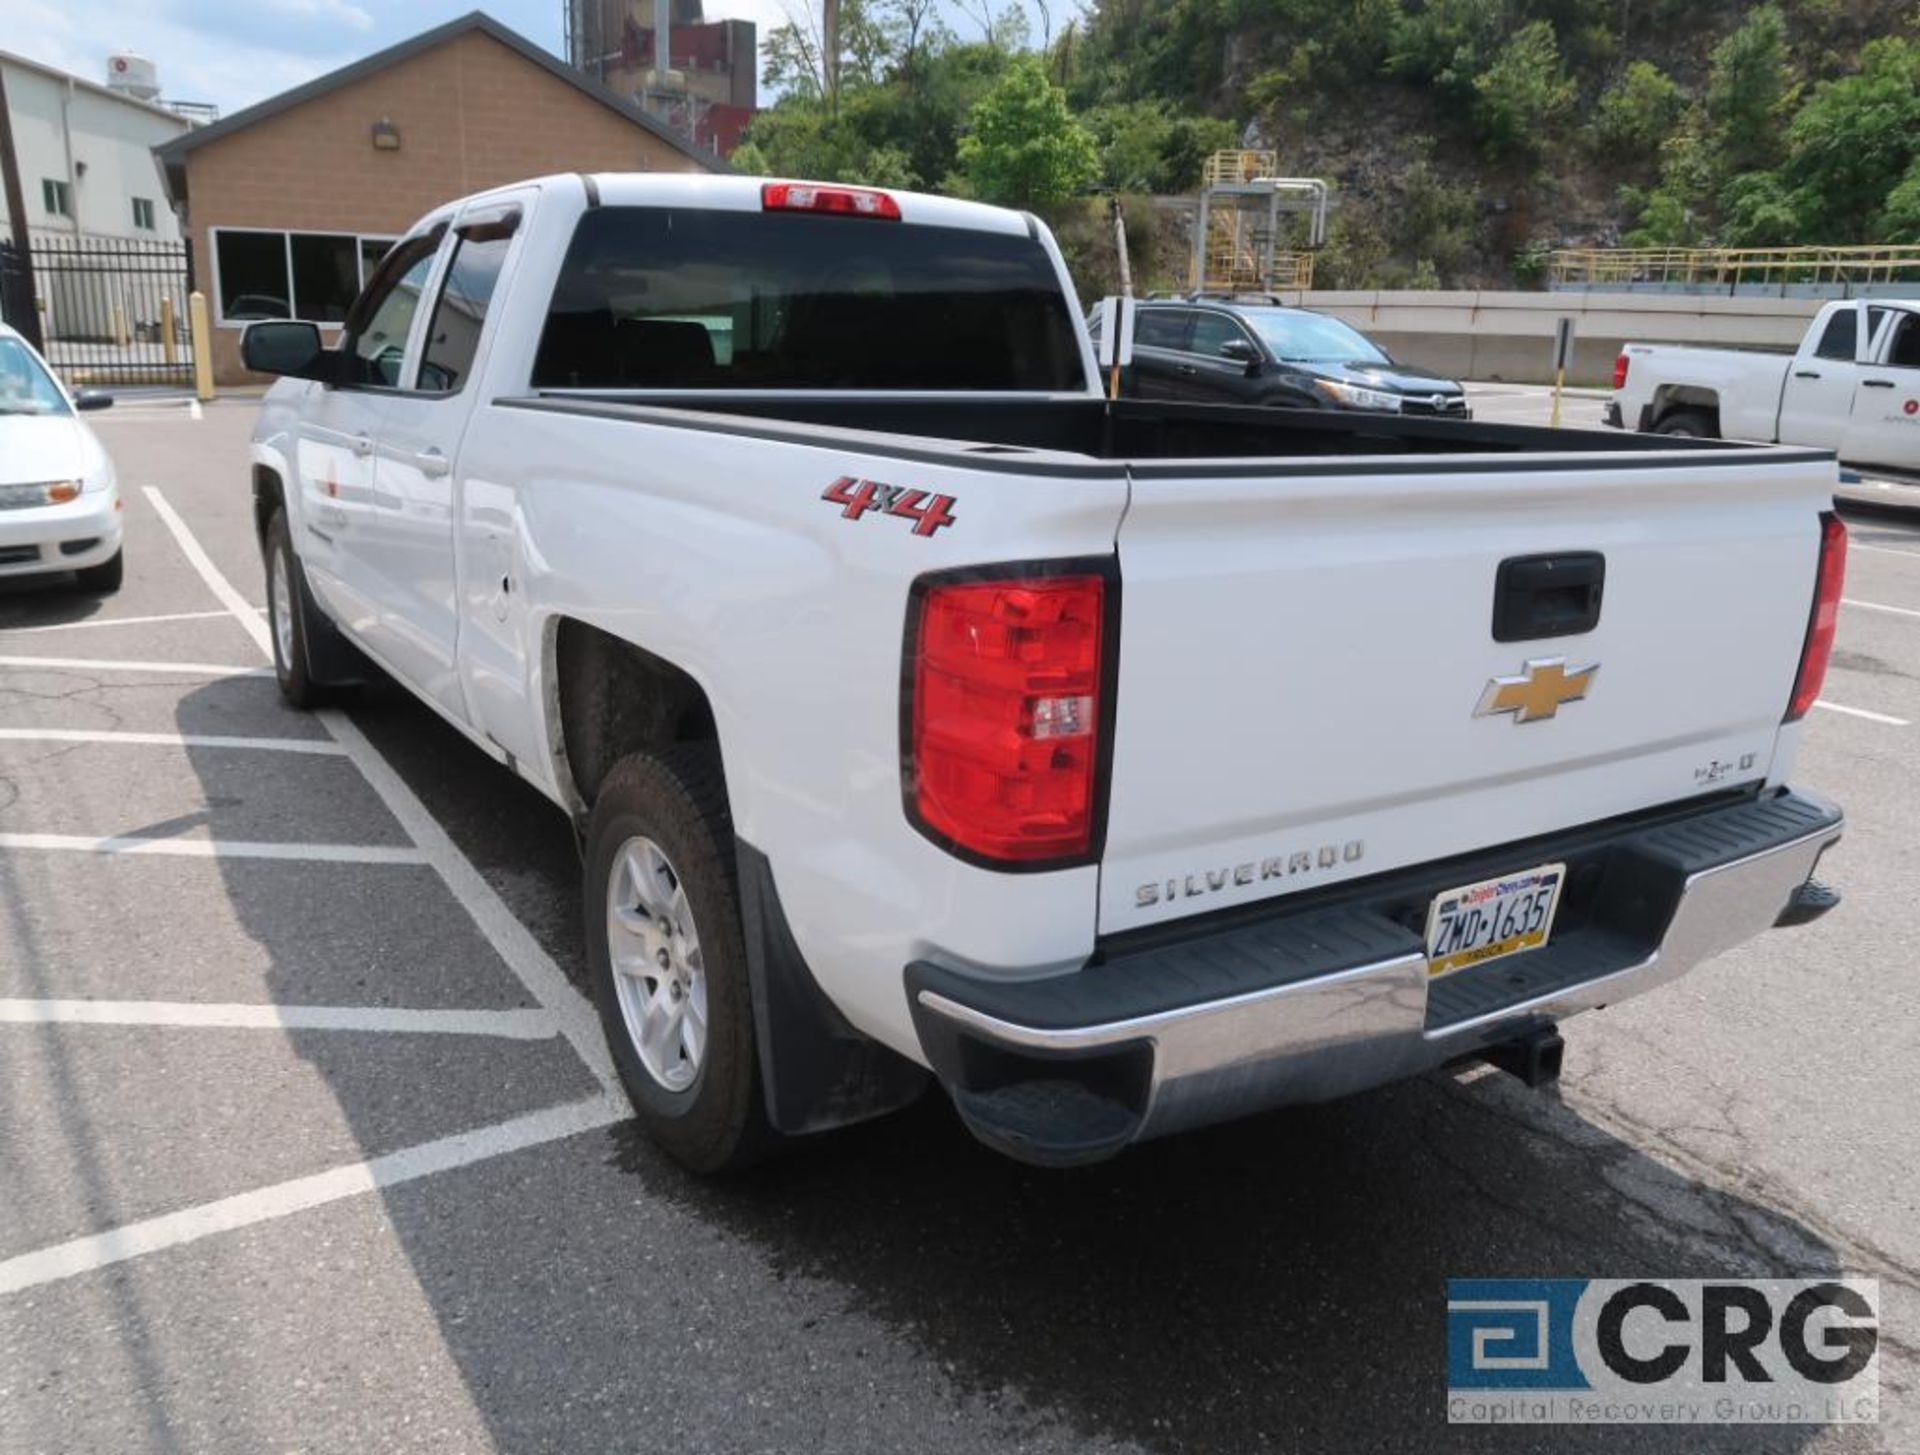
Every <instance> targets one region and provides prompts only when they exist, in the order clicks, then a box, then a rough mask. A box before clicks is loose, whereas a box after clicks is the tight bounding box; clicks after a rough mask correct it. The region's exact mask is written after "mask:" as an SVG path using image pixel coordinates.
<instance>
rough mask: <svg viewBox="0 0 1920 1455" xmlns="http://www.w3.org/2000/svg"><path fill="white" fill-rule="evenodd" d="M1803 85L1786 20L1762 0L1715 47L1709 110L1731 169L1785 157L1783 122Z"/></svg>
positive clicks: (1718, 143)
mask: <svg viewBox="0 0 1920 1455" xmlns="http://www.w3.org/2000/svg"><path fill="white" fill-rule="evenodd" d="M1797 91H1798V88H1797V87H1796V86H1795V85H1794V82H1793V64H1792V62H1791V61H1790V60H1789V59H1788V55H1787V21H1786V17H1785V16H1783V15H1782V14H1781V13H1780V7H1779V6H1777V5H1762V6H1761V7H1760V8H1759V9H1758V10H1756V11H1754V12H1753V14H1751V15H1749V16H1748V17H1747V19H1746V22H1745V23H1744V24H1743V25H1742V26H1741V27H1740V28H1739V29H1738V30H1736V31H1734V33H1733V34H1732V35H1730V36H1728V37H1727V38H1726V39H1725V40H1723V41H1721V42H1720V44H1719V45H1717V46H1715V47H1714V48H1713V60H1712V69H1711V71H1710V73H1709V75H1708V78H1707V116H1708V118H1709V119H1710V120H1711V121H1712V122H1713V128H1714V141H1715V144H1716V146H1717V147H1718V148H1719V152H1720V158H1721V164H1722V165H1723V167H1724V168H1725V170H1726V173H1727V174H1729V175H1731V174H1734V173H1739V172H1750V171H1754V170H1756V169H1758V168H1762V167H1770V166H1772V165H1773V164H1774V163H1775V162H1777V161H1778V160H1779V159H1780V122H1781V118H1782V117H1783V116H1784V115H1785V114H1786V113H1787V111H1788V110H1790V109H1791V107H1792V105H1793V101H1794V97H1795V95H1796V93H1797Z"/></svg>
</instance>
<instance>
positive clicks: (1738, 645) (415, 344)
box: [241, 173, 1846, 1170]
mask: <svg viewBox="0 0 1920 1455" xmlns="http://www.w3.org/2000/svg"><path fill="white" fill-rule="evenodd" d="M241 352H242V356H243V357H244V358H245V359H246V361H247V363H248V365H249V366H250V367H251V368H254V369H258V370H262V371H264V372H268V373H275V374H279V375H281V376H282V379H281V382H279V383H278V384H276V385H275V386H274V388H273V389H272V391H271V392H270V393H269V394H268V395H267V398H266V400H265V402H264V404H263V407H262V409H261V412H260V419H259V424H258V426H257V428H256V431H255V434H254V442H253V459H252V469H251V471H250V482H249V483H250V484H251V486H252V489H253V492H254V512H255V513H254V519H255V521H256V523H257V527H258V530H259V534H260V541H261V545H262V548H263V553H264V555H265V559H266V567H267V570H266V575H267V601H268V605H269V609H270V620H271V623H272V631H273V644H274V658H275V669H276V673H277V675H278V678H279V681H280V686H281V690H282V692H283V693H284V694H285V696H286V697H287V698H288V700H289V701H292V702H294V703H295V704H300V705H304V704H307V703H310V702H312V701H314V700H315V696H316V694H317V693H319V692H320V691H321V689H323V688H324V687H326V686H327V685H329V684H333V683H340V682H343V681H344V680H348V679H351V678H352V677H353V676H354V675H355V674H356V673H364V672H365V671H366V665H365V663H366V660H367V659H371V660H372V661H373V662H374V663H376V664H378V665H380V666H383V667H385V668H386V669H387V670H388V671H389V672H390V673H391V674H392V675H393V676H394V677H395V678H397V679H398V680H399V681H400V682H401V683H402V684H404V685H405V686H406V687H407V688H408V689H409V690H411V691H412V692H414V693H416V694H418V696H419V697H420V699H421V700H422V701H423V702H424V703H426V704H427V705H428V706H430V707H431V708H432V709H433V710H434V711H436V712H438V713H440V714H442V715H443V716H444V717H445V718H446V719H447V720H448V721H449V722H450V723H452V724H453V725H454V726H455V727H456V728H457V729H458V730H459V731H461V732H463V733H465V734H466V735H467V736H468V737H469V738H470V739H471V741H472V742H473V743H474V744H475V746H476V747H478V748H479V749H480V751H482V752H484V753H486V754H488V755H489V756H490V757H492V758H494V759H495V760H497V761H498V762H499V763H501V764H502V765H503V766H504V767H506V768H507V769H508V770H509V771H511V772H513V773H516V774H518V775H519V776H520V777H522V778H523V779H525V780H526V781H527V782H529V783H531V784H533V785H534V786H535V787H536V788H538V789H539V791H540V792H542V793H544V794H545V795H547V796H548V797H549V798H551V799H552V800H553V802H554V803H555V804H556V805H558V806H559V807H560V808H561V809H563V810H564V811H566V812H567V813H568V814H569V815H570V817H571V818H572V820H573V822H574V824H575V825H576V826H577V829H578V831H579V833H580V835H581V843H582V846H583V864H584V869H585V873H584V880H583V882H584V888H585V894H584V899H583V907H582V912H583V915H584V921H583V928H584V932H585V936H586V951H587V957H588V965H589V975H590V977H591V981H592V985H593V989H594V994H595V996H596V998H597V999H598V1001H599V1007H600V1014H601V1020H602V1023H603V1025H604V1027H605V1029H606V1032H607V1036H608V1040H609V1044H610V1047H611V1049H612V1052H613V1057H614V1060H615V1062H616V1064H617V1066H618V1069H619V1072H620V1075H621V1078H622V1080H623V1081H624V1083H625V1085H626V1088H627V1090H628V1092H629V1094H630V1095H631V1097H632V1099H633V1102H634V1105H635V1106H636V1108H638V1110H639V1112H640V1114H641V1116H642V1118H643V1119H644V1121H645V1123H646V1125H647V1127H648V1129H649V1130H650V1131H651V1132H652V1134H653V1136H654V1137H655V1138H656V1139H657V1140H658V1141H659V1142H661V1144H662V1145H664V1146H665V1147H666V1148H667V1149H668V1150H669V1151H671V1152H672V1153H673V1154H674V1155H675V1156H677V1157H679V1158H680V1159H682V1160H683V1161H684V1162H686V1163H687V1164H688V1165H690V1166H693V1167H697V1168H703V1169H709V1170H711V1169H718V1168H723V1167H730V1166H737V1165H740V1164H741V1163H742V1162H744V1161H747V1160H750V1159H751V1158H752V1157H753V1156H754V1155H756V1154H757V1153H758V1152H759V1151H763V1150H765V1149H766V1147H767V1146H768V1145H769V1144H770V1142H771V1140H772V1139H773V1138H774V1137H775V1136H777V1135H779V1136H784V1135H798V1134H801V1133H810V1132H816V1131H820V1130H822V1129H824V1128H827V1127H833V1126H838V1125H841V1124H843V1123H846V1122H851V1121H857V1120H859V1119H860V1118H862V1117H866V1116H872V1115H876V1114H878V1113H880V1112H883V1111H886V1110H888V1109H890V1108H892V1107H895V1106H898V1105H900V1104H901V1103H902V1102H904V1101H906V1100H908V1099H910V1098H911V1097H913V1096H914V1095H915V1094H917V1093H918V1092H919V1091H920V1090H921V1089H922V1086H923V1084H924V1083H926V1082H927V1081H928V1080H930V1079H931V1080H934V1081H937V1082H938V1083H939V1084H940V1085H941V1086H942V1087H944V1088H945V1090H946V1091H947V1092H948V1094H949V1095H950V1096H951V1097H952V1099H953V1101H954V1104H955V1106H956V1107H957V1108H958V1110H959V1112H960V1115H961V1116H962V1118H963V1119H964V1120H965V1121H966V1124H967V1125H968V1127H970V1128H971V1129H972V1130H973V1132H974V1133H975V1134H976V1135H977V1136H979V1137H980V1138H981V1139H982V1140H983V1141H985V1142H987V1143H988V1144H989V1145H990V1146H993V1147H997V1148H999V1149H1000V1150H1002V1151H1005V1152H1007V1153H1009V1154H1010V1155H1012V1156H1015V1157H1020V1158H1024V1159H1026V1160H1028V1161H1033V1162H1042V1163H1068V1162H1083V1161H1090V1160H1093V1159H1095V1158H1098V1157H1103V1156H1109V1155H1111V1154H1113V1153H1114V1152H1117V1151H1118V1150H1119V1149H1120V1148H1121V1147H1123V1146H1125V1145H1127V1144H1128V1143H1131V1142H1134V1141H1137V1140H1140V1139H1142V1138H1146V1137H1154V1136H1160V1135H1162V1134H1165V1133H1169V1132H1173V1131H1178V1130H1181V1129H1184V1128H1188V1127H1194V1126H1199V1125H1201V1124H1203V1123H1206V1122H1213V1121H1220V1120H1223V1119H1225V1118H1227V1117H1233V1116H1240V1115H1244V1114H1246V1113H1249V1112H1253V1111H1259V1110H1263V1109H1266V1108H1269V1107H1274V1106H1280V1105H1285V1104H1288V1103H1293V1102H1303V1101H1316V1100H1323V1099H1325V1098H1328V1097H1333V1096H1340V1095H1344V1094H1346V1093H1348V1092H1352V1091H1356V1090H1359V1089H1361V1088H1364V1087H1367V1086H1372V1085H1376V1084H1378V1083H1380V1082H1383V1081H1388V1080H1392V1079H1394V1078H1396V1077H1401V1076H1408V1075H1412V1074H1414V1073H1416V1072H1419V1071H1422V1070H1425V1069H1426V1068H1428V1067H1433V1066H1439V1065H1443V1064H1445V1063H1448V1062H1452V1061H1457V1060H1460V1059H1462V1058H1465V1057H1472V1056H1485V1057H1490V1058H1492V1059H1494V1060H1495V1061H1496V1062H1497V1063H1498V1064H1502V1065H1506V1066H1510V1067H1512V1068H1514V1069H1516V1070H1517V1071H1519V1072H1520V1074H1522V1075H1523V1076H1525V1077H1526V1078H1527V1079H1528V1080H1529V1081H1530V1082H1534V1083H1538V1082H1540V1081H1542V1080H1546V1079H1549V1078H1551V1076H1552V1075H1553V1074H1554V1069H1555V1067H1556V1066H1557V1065H1558V1060H1559V1051H1560V1040H1559V1037H1558V1035H1557V1033H1556V1032H1555V1031H1554V1029H1553V1028H1554V1026H1555V1025H1556V1024H1557V1023H1558V1022H1559V1021H1561V1020H1563V1019H1565V1018H1567V1017H1570V1016H1572V1015H1574V1014H1576V1013H1578V1012H1581V1011H1586V1010H1590V1009H1593V1008H1595V1007H1598V1006H1602V1005H1614V1004H1617V1003H1619V1002H1620V1001H1623V1000H1626V999H1629V998H1630V997H1632V996H1634V995H1636V994H1639V993H1640V992H1642V991H1647V990H1651V989H1653V988H1655V987H1656V986H1659V985H1661V984H1663V983H1665V982H1667V981H1669V980H1671V979H1673V978H1674V977H1675V976H1677V975H1679V974H1681V973H1682V972H1684V971H1685V970H1687V969H1688V968H1689V967H1691V966H1693V965H1695V964H1697V963H1699V962H1700V961H1702V960H1704V959H1707V958H1708V957H1710V956H1713V955H1716V954H1719V953H1720V952H1721V951H1723V950H1726V949H1730V948H1731V947H1733V946H1734V945H1736V944H1738V943H1739V942H1740V941H1742V940H1744V939H1747V938H1749V937H1750V936H1753V935H1756V934H1758V933H1760V932H1761V931H1763V930H1765V929H1767V928H1768V927H1770V926H1772V925H1773V924H1775V923H1776V922H1780V921H1782V920H1783V919H1784V920H1785V921H1787V922H1801V921H1804V920H1806V919H1808V918H1811V917H1812V916H1814V915H1816V914H1819V913H1822V912H1824V911H1825V910H1826V909H1827V908H1829V907H1831V905H1832V904H1833V902H1834V895H1833V894H1832V892H1831V891H1829V890H1826V889H1825V888H1823V887H1821V886H1820V885H1818V883H1817V882H1810V879H1809V876H1810V874H1811V872H1812V870H1813V868H1814V865H1815V863H1816V861H1817V860H1818V859H1819V857H1820V854H1821V852H1822V851H1823V850H1824V849H1825V848H1826V847H1827V845H1829V844H1830V843H1832V842H1833V841H1834V840H1835V839H1837V838H1838V837H1839V835H1840V832H1841V814H1840V811H1839V810H1838V809H1837V808H1835V807H1833V806H1832V805H1830V804H1827V803H1825V802H1823V801H1821V800H1818V799H1816V798H1814V797H1813V796H1812V795H1810V794H1804V793H1800V792H1798V791H1796V790H1795V789H1793V788H1792V787H1791V786H1790V785H1791V784H1792V783H1793V781H1794V780H1793V778H1792V776H1791V773H1792V768H1793V761H1794V752H1795V749H1796V748H1797V747H1798V746H1799V742H1800V738H1801V736H1802V734H1803V732H1804V730H1805V724H1804V721H1803V719H1804V718H1805V715H1806V713H1807V711H1808V709H1809V708H1810V707H1811V706H1812V704H1813V701H1814V699H1815V697H1816V696H1817V695H1818V693H1819V690H1820V681H1821V677H1822V674H1823V673H1824V671H1825V668H1826V661H1827V656H1828V653H1829V651H1830V649H1831V647H1832V639H1833V626H1834V621H1835V619H1836V616H1837V613H1838V610H1839V593H1840V590H1841V580H1842V567H1843V562H1844V550H1845V539H1846V533H1845V528H1844V526H1842V525H1841V523H1840V521H1839V520H1838V519H1837V518H1836V517H1833V516H1832V515H1830V514H1826V515H1824V516H1823V512H1825V511H1826V510H1827V508H1828V507H1830V506H1831V504H1832V501H1833V488H1834V483H1835V478H1836V474H1837V472H1836V470H1835V467H1834V463H1833V459H1832V457H1831V456H1830V455H1828V454H1826V453H1824V452H1818V451H1811V450H1780V449H1766V448H1757V447H1753V446H1741V445H1728V444H1714V443H1710V442H1702V441H1691V442H1676V441H1666V440H1662V441H1657V442H1649V441H1644V440H1638V439H1634V438H1632V437H1630V436H1626V435H1621V434H1617V433H1606V432H1601V431H1597V430H1593V431H1574V430H1569V431H1565V432H1558V433H1556V432H1551V431H1543V430H1535V429H1521V428H1516V427H1513V426H1508V425H1498V424H1486V423H1481V422H1478V421H1474V422H1461V421H1457V420H1435V419H1415V418H1411V417H1409V416H1407V415H1406V414H1404V413H1399V414H1384V413H1383V414H1363V413H1360V412H1357V411H1344V410H1342V411H1335V410H1325V411H1315V412H1312V413H1308V412H1306V411H1297V410H1276V409H1236V408H1230V407H1222V406H1219V405H1211V404H1188V403H1177V402H1171V403H1170V402H1162V401H1159V400H1131V399H1123V400H1119V401H1116V402H1113V403H1109V402H1108V401H1107V400H1105V399H1104V398H1102V397H1101V395H1100V392H1099V385H1100V376H1099V369H1098V365H1097V362H1096V359H1095V355H1094V353H1093V350H1092V348H1091V346H1090V341H1089V339H1088V337H1087V334H1086V331H1085V330H1084V329H1083V328H1082V326H1081V325H1080V322H1079V309H1078V306H1077V305H1076V303H1075V301H1074V297H1073V290H1072V282H1071V279H1070V278H1069V277H1068V274H1067V271H1066V267H1065V264H1064V263H1063V262H1062V260H1061V257H1060V253H1059V251H1058V249H1057V248H1056V247H1055V245H1054V242H1053V239H1052V236H1051V234H1049V233H1048V231H1047V229H1046V228H1045V227H1044V226H1043V225H1042V224H1040V223H1039V222H1036V221H1035V220H1034V219H1033V218H1031V217H1027V216H1024V215H1022V214H1020V213H1016V212H1007V211H1002V210H1000V209H998V208H989V207H982V206H979V205H978V204H975V203H969V202H961V201H958V200H955V199H952V198H943V197H930V196H918V195H915V194H912V193H905V192H882V191H875V190H872V189H869V188H858V187H842V186H837V185H830V184H814V183H797V182H782V181H766V182H762V181H761V180H759V179H757V178H751V177H682V176H672V175H668V174H665V173H657V174H656V173H647V174H641V175H617V174H600V175H596V176H591V177H581V176H578V175H572V176H562V177H549V178H545V179H542V180H539V181H535V182H530V183H526V184H522V185H518V186H513V187H506V188H501V189H499V190H498V191H495V192H491V193H487V194H484V195H482V196H478V197H473V198H469V199H467V200H465V201H463V202H457V203H452V204H449V205H448V206H446V207H443V208H439V209H437V210H435V211H434V212H433V213H430V214H429V215H428V216H427V217H425V218H423V219H422V220H421V222H420V223H419V225H418V226H416V227H415V228H414V229H412V230H411V231H410V232H409V233H408V234H407V235H406V236H405V237H404V238H402V239H401V241H400V242H398V243H397V244H395V245H394V247H393V249H392V250H391V251H390V252H389V253H388V254H387V256H386V258H385V260H384V261H383V262H382V263H381V264H380V267H379V269H378V270H377V271H376V272H375V273H374V275H373V278H372V279H371V281H370V282H369V283H368V284H367V288H366V291H365V293H364V294H363V295H362V297H361V298H360V300H359V301H358V302H357V303H356V304H355V305H354V308H353V311H352V313H350V314H349V315H348V317H347V319H346V323H345V327H344V329H343V331H342V342H341V343H340V344H339V345H338V346H337V347H335V348H332V349H326V348H323V347H322V346H321V339H320V334H319V330H318V329H317V328H316V327H315V326H314V325H312V324H310V323H300V322H295V321H290V320H280V321H270V322H260V323H254V324H252V325H250V326H249V328H248V330H247V332H246V334H245V335H244V337H243V341H242V345H241ZM1731 502H1738V506H1739V508H1738V509H1737V510H1730V509H1729V508H1728V506H1729V503H1731ZM475 788H476V790H477V791H482V792H484V791H485V790H484V788H483V787H481V785H479V784H478V783H476V784H475ZM1753 993H1755V994H1759V993H1761V992H1760V991H1758V990H1756V991H1754V992H1753ZM1729 1001H1730V998H1729V997H1721V998H1719V1000H1718V1001H1717V1002H1716V1000H1715V998H1713V997H1710V996H1706V995H1702V996H1699V997H1696V998H1684V997H1683V998H1676V999H1675V1000H1673V1001H1670V1002H1669V1010H1668V1014H1670V1015H1677V1016H1694V1017H1699V1018H1701V1019H1702V1020H1703V1021H1704V1020H1705V1019H1706V1018H1708V1017H1710V1016H1713V1015H1715V1014H1726V1013H1728V1012H1727V1011H1726V1009H1725V1006H1726V1005H1727V1004H1728V1003H1729ZM1716 1003H1717V1004H1719V1005H1720V1006H1721V1009H1719V1010H1716V1009H1715V1008H1714V1007H1715V1005H1716Z"/></svg>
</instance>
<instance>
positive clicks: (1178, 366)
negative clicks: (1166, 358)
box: [1174, 364, 1200, 374]
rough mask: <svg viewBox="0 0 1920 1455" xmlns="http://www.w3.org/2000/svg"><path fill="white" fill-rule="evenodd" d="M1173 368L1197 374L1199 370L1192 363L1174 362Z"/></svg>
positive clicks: (1181, 371) (1185, 372) (1183, 372)
mask: <svg viewBox="0 0 1920 1455" xmlns="http://www.w3.org/2000/svg"><path fill="white" fill-rule="evenodd" d="M1174 368H1175V369H1176V370H1178V371H1179V372H1180V373H1182V374H1197V373H1199V372H1200V371H1199V369H1197V368H1195V367H1194V366H1193V365H1192V364H1176V365H1174Z"/></svg>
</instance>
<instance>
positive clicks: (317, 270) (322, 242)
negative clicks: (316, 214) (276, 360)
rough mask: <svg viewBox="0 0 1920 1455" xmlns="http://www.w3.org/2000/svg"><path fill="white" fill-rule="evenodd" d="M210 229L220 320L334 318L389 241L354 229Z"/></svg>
mask: <svg viewBox="0 0 1920 1455" xmlns="http://www.w3.org/2000/svg"><path fill="white" fill-rule="evenodd" d="M212 233H213V272H214V278H215V293H216V296H217V298H218V301H219V305H220V322H222V323H247V322H250V321H251V320H253V319H257V318H298V319H301V320H303V321H305V322H307V323H320V324H328V323H339V322H341V321H342V320H344V319H345V318H346V316H347V310H348V309H350V308H351V307H353V300H354V299H355V298H357V297H359V295H360V289H361V287H362V285H363V284H364V283H365V281H366V280H367V279H368V278H369V277H371V276H372V275H373V270H374V268H375V266H376V265H377V264H378V263H379V261H380V258H381V255H382V254H384V253H385V252H386V250H387V249H388V248H389V247H390V246H391V245H392V239H391V238H379V237H361V236H359V235H358V234H357V233H333V232H267V231H255V230H253V229H242V228H231V227H217V228H214V229H212Z"/></svg>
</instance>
